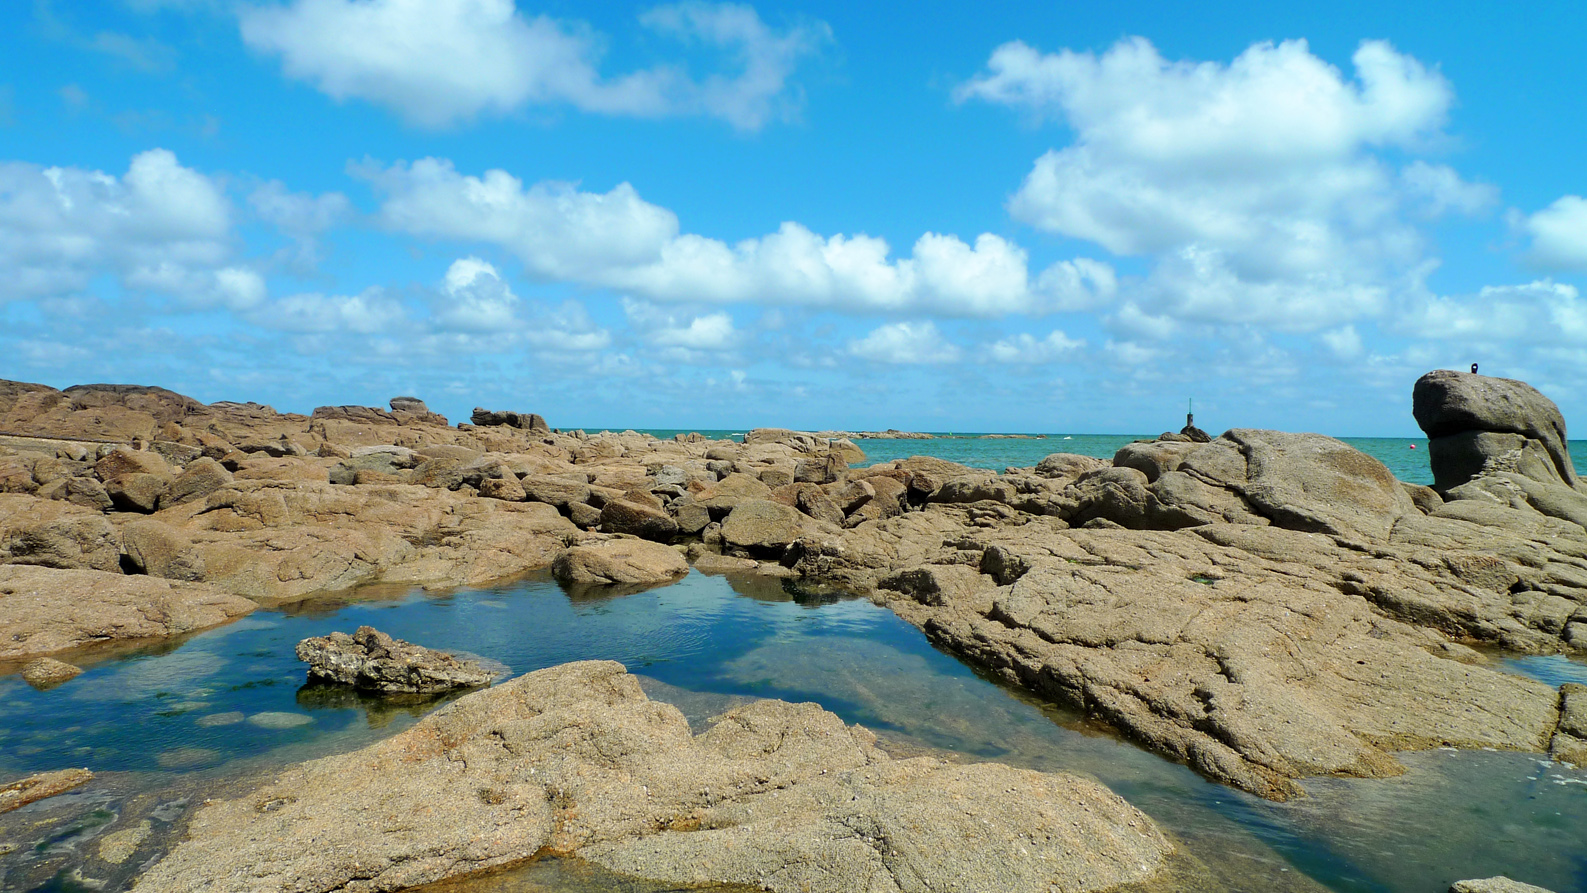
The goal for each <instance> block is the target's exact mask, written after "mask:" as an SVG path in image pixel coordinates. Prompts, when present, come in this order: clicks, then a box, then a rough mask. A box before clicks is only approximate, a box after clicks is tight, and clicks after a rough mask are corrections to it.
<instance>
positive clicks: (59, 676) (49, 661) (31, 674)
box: [22, 657, 83, 688]
mask: <svg viewBox="0 0 1587 893" xmlns="http://www.w3.org/2000/svg"><path fill="white" fill-rule="evenodd" d="M82 674H83V668H82V667H76V666H73V665H71V664H69V663H67V662H65V661H61V660H56V659H54V658H53V657H41V658H39V659H38V660H34V661H29V662H28V663H26V664H24V665H23V666H22V681H23V682H26V683H27V684H29V685H31V686H33V687H34V688H52V687H54V686H57V685H60V684H61V683H62V682H67V681H70V680H72V679H76V678H77V677H78V676H81V675H82Z"/></svg>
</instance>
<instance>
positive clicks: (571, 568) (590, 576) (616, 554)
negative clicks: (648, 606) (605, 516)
mask: <svg viewBox="0 0 1587 893" xmlns="http://www.w3.org/2000/svg"><path fill="white" fill-rule="evenodd" d="M551 572H552V573H553V574H555V575H556V577H557V579H559V580H562V581H563V582H565V583H594V584H602V583H620V584H625V585H653V584H657V583H666V582H670V581H672V580H674V579H677V578H678V577H681V576H683V575H684V574H686V573H688V572H689V562H688V561H687V560H685V559H684V557H683V555H681V554H680V553H679V552H678V550H676V549H674V548H672V547H670V546H664V545H662V544H661V543H653V542H650V541H648V540H642V539H635V538H632V537H617V538H613V539H608V540H601V541H595V542H589V543H585V544H583V545H579V546H574V547H573V548H571V549H568V550H567V551H566V552H563V553H562V554H560V555H558V556H557V558H556V561H555V562H554V563H553V564H552V565H551Z"/></svg>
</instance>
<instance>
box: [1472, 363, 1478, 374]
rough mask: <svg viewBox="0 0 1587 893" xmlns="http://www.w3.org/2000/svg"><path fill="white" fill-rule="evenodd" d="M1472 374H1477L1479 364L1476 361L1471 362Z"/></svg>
mask: <svg viewBox="0 0 1587 893" xmlns="http://www.w3.org/2000/svg"><path fill="white" fill-rule="evenodd" d="M1471 374H1472V375H1476V374H1477V364H1476V363H1472V364H1471Z"/></svg>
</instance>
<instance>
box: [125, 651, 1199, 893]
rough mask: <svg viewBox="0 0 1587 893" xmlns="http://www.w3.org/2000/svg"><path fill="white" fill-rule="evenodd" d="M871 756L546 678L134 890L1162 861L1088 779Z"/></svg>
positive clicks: (454, 718)
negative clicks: (499, 873)
mask: <svg viewBox="0 0 1587 893" xmlns="http://www.w3.org/2000/svg"><path fill="white" fill-rule="evenodd" d="M874 741H875V738H874V736H873V735H871V733H869V732H867V731H866V730H865V729H862V728H860V727H858V726H852V727H851V726H845V725H844V723H843V721H842V720H840V719H839V718H838V717H836V716H834V715H833V714H831V713H827V712H826V711H824V710H822V709H821V708H820V707H819V706H817V705H815V704H787V703H783V702H781V701H759V702H755V703H752V704H749V705H746V706H743V707H738V708H735V709H733V710H730V711H728V712H727V713H725V714H723V715H722V716H720V717H718V718H717V719H716V721H715V724H714V725H713V726H712V727H711V728H710V729H708V730H707V731H705V732H703V733H701V734H699V735H695V734H692V733H691V731H690V728H689V723H688V721H687V720H686V719H685V718H684V716H683V714H682V713H680V712H679V711H678V710H677V709H676V708H675V707H672V706H670V705H668V704H664V703H659V702H655V701H651V700H649V699H647V698H646V697H645V695H644V693H643V692H642V691H641V690H640V688H639V683H638V681H637V680H636V679H635V678H634V677H633V676H630V675H628V674H627V673H626V672H625V671H624V669H623V667H622V665H620V664H616V663H611V662H599V661H588V662H582V663H573V664H565V665H563V666H558V667H552V668H549V669H545V670H538V671H536V672H533V673H529V674H527V675H525V676H522V677H519V678H518V679H514V680H512V681H511V682H508V683H505V684H503V685H499V686H496V687H495V688H492V689H489V690H486V691H482V692H477V693H474V694H471V695H467V696H465V697H463V698H461V699H459V700H457V701H455V702H453V703H452V704H449V705H447V706H446V707H443V708H441V709H440V710H437V711H436V712H434V713H432V714H430V715H429V716H427V717H425V718H424V719H422V720H420V721H419V722H418V724H416V725H415V726H414V727H413V728H411V729H408V730H407V731H405V732H403V733H401V734H399V735H397V736H395V737H393V738H390V739H388V740H386V741H382V742H380V743H378V744H375V745H372V746H370V747H368V748H365V749H363V750H361V751H357V752H355V753H350V754H346V755H343V756H334V757H328V758H324V759H320V760H315V761H313V762H310V763H306V764H304V765H303V766H301V767H295V768H293V769H290V770H288V771H286V772H283V773H281V774H280V775H279V776H278V777H276V778H275V779H274V780H272V781H271V782H269V783H268V784H266V785H265V786H263V787H261V788H259V789H258V790H255V791H253V792H252V793H250V794H247V795H245V796H243V797H240V798H238V799H234V800H226V801H216V802H211V803H210V804H208V805H206V806H205V807H204V808H203V809H202V810H201V811H199V812H198V813H197V814H196V815H195V816H194V817H193V819H192V822H191V826H190V831H189V836H188V839H187V840H186V841H185V842H183V843H181V844H180V845H179V846H177V847H176V849H175V850H173V851H172V852H171V853H170V854H169V855H168V856H166V857H165V858H164V859H163V860H161V861H160V862H159V863H157V864H156V865H155V866H154V867H153V868H152V869H150V870H149V872H148V873H147V874H145V875H144V876H143V877H142V878H141V879H140V880H139V881H138V884H137V886H136V887H134V890H135V891H155V890H159V891H168V893H179V891H199V890H203V891H219V893H225V891H254V890H265V889H268V890H287V889H290V890H297V891H303V893H317V891H331V890H348V889H361V890H396V889H401V888H406V887H412V886H417V885H420V884H426V883H430V882H434V881H438V880H442V879H444V878H448V877H455V876H458V875H463V874H469V873H473V872H479V871H483V870H486V869H489V868H492V867H496V866H500V865H505V864H508V863H512V862H518V861H522V860H524V859H526V858H529V857H531V856H534V855H537V854H549V855H559V856H577V857H579V858H581V859H584V860H587V861H589V862H592V863H595V864H597V865H601V866H604V867H606V868H609V869H612V870H615V871H618V872H621V873H623V874H625V875H628V876H631V877H639V878H646V879H651V880H654V881H660V882H663V883H665V884H668V885H671V886H675V887H679V888H682V887H689V888H694V887H710V886H715V885H722V884H733V885H745V886H750V887H754V888H757V889H766V890H774V891H789V893H792V891H811V893H839V891H842V893H848V891H854V890H894V891H897V890H948V889H965V890H1035V889H1041V890H1048V889H1058V890H1064V891H1070V893H1086V891H1101V890H1108V889H1114V888H1118V887H1120V886H1123V885H1127V884H1132V883H1139V882H1144V881H1149V880H1151V879H1153V878H1155V877H1157V876H1158V875H1159V874H1160V873H1161V872H1163V871H1164V869H1165V866H1166V864H1167V859H1168V856H1169V855H1170V853H1171V852H1172V851H1173V846H1172V844H1170V843H1169V841H1168V840H1167V839H1165V838H1164V836H1163V834H1162V833H1161V832H1160V831H1158V829H1157V827H1156V825H1155V824H1154V823H1153V822H1152V820H1151V819H1149V818H1147V817H1146V816H1145V815H1143V814H1142V813H1140V812H1139V811H1137V810H1136V809H1134V808H1133V807H1131V806H1130V805H1129V804H1128V803H1125V802H1124V801H1123V800H1122V799H1120V798H1119V797H1118V796H1116V795H1114V794H1113V793H1111V792H1109V791H1108V790H1107V789H1106V788H1103V787H1102V786H1101V785H1099V784H1097V783H1096V782H1093V781H1088V780H1085V779H1081V778H1076V777H1073V776H1068V775H1055V774H1047V773H1041V772H1033V771H1030V770H1025V769H1013V768H1010V767H1008V766H1002V765H998V764H995V763H982V764H976V765H962V764H957V763H951V762H947V761H944V760H940V759H935V758H930V757H920V758H915V759H908V760H895V759H891V758H889V757H888V756H887V754H885V753H883V752H882V751H880V750H878V749H877V748H876V747H875V745H874ZM308 840H312V841H313V844H312V845H306V844H305V841H308ZM972 844H973V845H972Z"/></svg>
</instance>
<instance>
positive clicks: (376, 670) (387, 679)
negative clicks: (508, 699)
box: [297, 626, 495, 719]
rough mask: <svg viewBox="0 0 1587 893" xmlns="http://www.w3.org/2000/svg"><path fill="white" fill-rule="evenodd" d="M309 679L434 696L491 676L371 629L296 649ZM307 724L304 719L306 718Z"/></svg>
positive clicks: (486, 680) (475, 666)
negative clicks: (305, 664)
mask: <svg viewBox="0 0 1587 893" xmlns="http://www.w3.org/2000/svg"><path fill="white" fill-rule="evenodd" d="M297 656H298V660H301V661H304V662H306V663H307V664H308V665H309V679H310V680H313V681H321V682H335V683H340V684H342V685H351V686H353V687H354V688H361V689H367V690H372V691H382V692H402V693H410V694H432V693H435V692H443V691H451V690H452V689H454V688H473V687H475V686H480V685H489V684H490V682H491V680H492V679H494V678H495V675H494V674H493V673H491V672H489V671H488V670H485V669H482V668H481V667H480V666H479V665H478V664H476V663H474V662H473V661H464V660H458V659H457V658H456V657H453V656H452V655H450V654H447V653H446V652H444V651H436V650H433V649H430V648H425V647H423V646H421V645H414V644H411V643H409V642H404V641H402V640H401V639H393V638H392V637H391V636H388V635H386V634H385V633H383V632H381V631H380V630H377V629H375V628H374V627H371V626H360V627H359V628H358V630H357V631H356V632H354V633H353V634H352V635H350V636H349V635H348V634H347V633H342V632H335V633H331V634H330V635H328V636H315V637H312V638H308V639H304V640H303V641H301V642H299V643H298V647H297ZM305 719H306V717H305Z"/></svg>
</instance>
